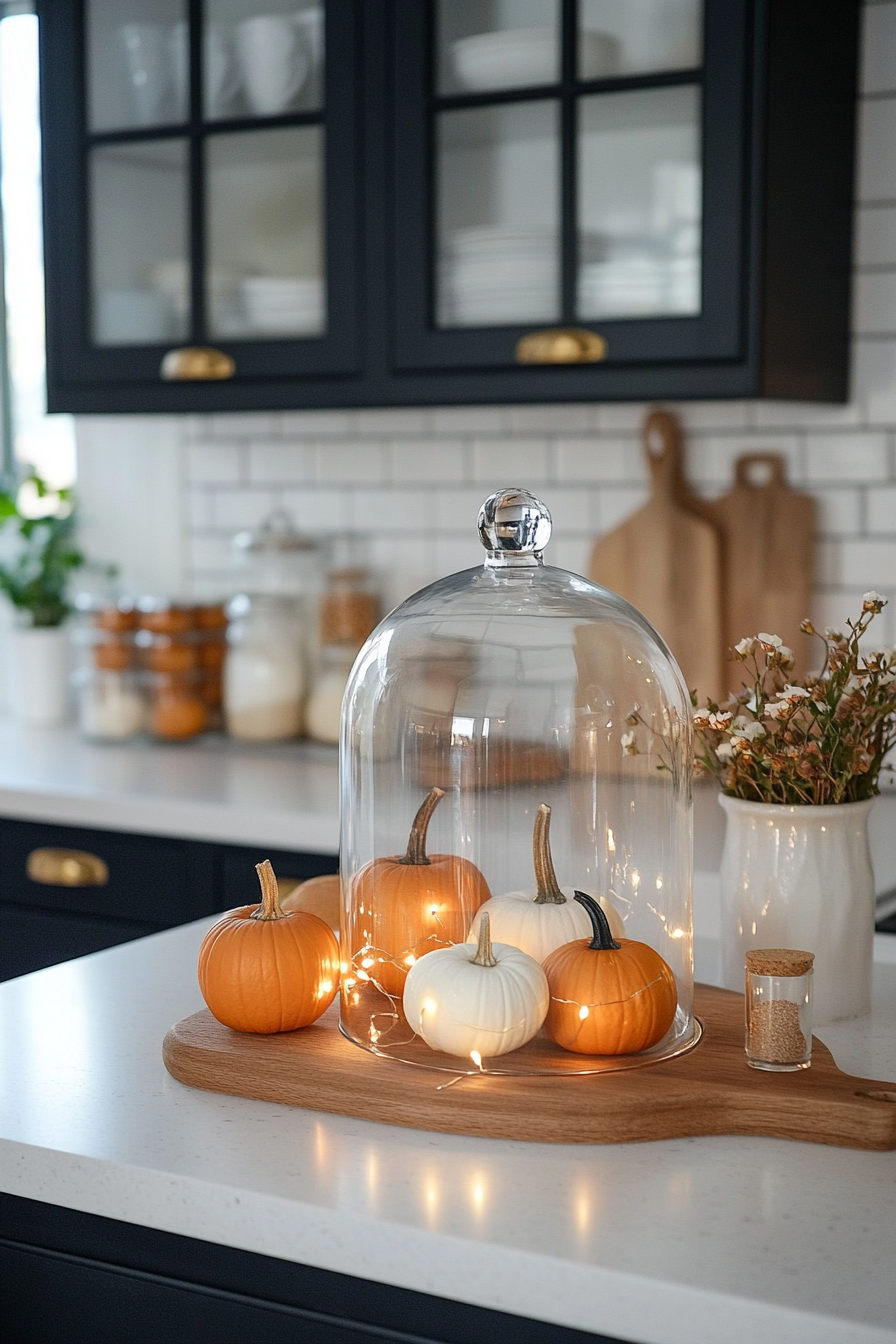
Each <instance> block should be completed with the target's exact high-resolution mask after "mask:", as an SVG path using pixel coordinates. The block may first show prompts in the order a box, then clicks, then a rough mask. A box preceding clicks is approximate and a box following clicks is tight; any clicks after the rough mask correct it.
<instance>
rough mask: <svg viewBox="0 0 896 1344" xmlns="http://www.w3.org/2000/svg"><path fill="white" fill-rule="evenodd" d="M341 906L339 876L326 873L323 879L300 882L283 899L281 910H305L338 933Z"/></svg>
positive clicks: (315, 878)
mask: <svg viewBox="0 0 896 1344" xmlns="http://www.w3.org/2000/svg"><path fill="white" fill-rule="evenodd" d="M341 904H342V894H341V885H340V882H339V874H338V873H325V874H324V875H323V876H321V877H309V879H308V880H307V882H300V883H299V885H298V886H297V887H293V889H292V891H291V892H290V893H289V895H288V896H284V897H282V898H281V901H280V908H281V909H282V910H283V911H287V910H305V911H307V912H308V913H309V914H311V915H317V917H318V919H322V920H323V921H324V923H325V924H329V926H330V928H331V929H332V930H333V932H334V933H336V932H337V930H338V928H339V907H340V905H341ZM337 937H338V933H337Z"/></svg>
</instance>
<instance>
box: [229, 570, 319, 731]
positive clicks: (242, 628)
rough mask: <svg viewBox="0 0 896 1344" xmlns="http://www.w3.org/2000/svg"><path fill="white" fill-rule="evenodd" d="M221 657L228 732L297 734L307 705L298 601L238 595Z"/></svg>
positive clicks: (301, 725) (231, 613) (231, 607)
mask: <svg viewBox="0 0 896 1344" xmlns="http://www.w3.org/2000/svg"><path fill="white" fill-rule="evenodd" d="M230 618H231V620H230V627H229V629H228V632H227V639H228V649H227V656H226V659H225V662H224V723H225V726H226V728H227V731H228V733H229V734H230V736H231V737H236V738H242V739H244V740H246V741H250V742H279V741H283V740H285V739H287V738H291V737H297V736H298V735H299V734H300V733H301V731H302V727H303V720H304V708H305V656H304V649H303V647H302V627H301V623H300V621H299V619H298V614H297V611H296V604H295V602H294V601H293V600H291V599H289V598H285V597H264V596H254V597H251V598H250V597H249V596H248V595H246V594H241V595H240V596H239V597H235V598H234V599H233V601H232V602H231V604H230Z"/></svg>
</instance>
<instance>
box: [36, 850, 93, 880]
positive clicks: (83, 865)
mask: <svg viewBox="0 0 896 1344" xmlns="http://www.w3.org/2000/svg"><path fill="white" fill-rule="evenodd" d="M25 872H26V873H27V875H28V877H30V878H31V881H32V882H41V883H42V884H43V885H44V886H47V887H104V886H106V884H107V882H108V881H109V867H108V864H106V863H105V862H104V860H103V859H101V858H100V857H99V855H97V854H87V853H86V852H85V851H84V850H83V849H32V851H31V853H30V854H29V855H28V858H27V860H26V862H25Z"/></svg>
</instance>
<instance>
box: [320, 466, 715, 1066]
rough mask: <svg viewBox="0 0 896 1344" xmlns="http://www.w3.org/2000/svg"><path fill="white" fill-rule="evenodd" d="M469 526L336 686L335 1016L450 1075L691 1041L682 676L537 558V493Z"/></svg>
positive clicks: (371, 1045) (647, 635)
mask: <svg viewBox="0 0 896 1344" xmlns="http://www.w3.org/2000/svg"><path fill="white" fill-rule="evenodd" d="M479 534H480V537H481V540H482V544H483V546H484V547H485V557H484V562H483V564H482V565H481V566H480V567H478V568H474V569H468V570H464V571H463V572H461V573H458V574H453V575H451V576H450V577H448V578H445V579H441V580H439V582H437V583H434V584H432V585H431V586H430V587H428V588H424V589H422V590H421V591H420V592H419V593H416V594H415V595H414V596H413V597H411V598H409V599H408V600H407V601H406V602H404V603H403V604H402V605H401V606H399V607H397V608H396V609H395V610H394V611H393V612H392V613H391V614H390V615H389V616H387V617H386V619H385V620H383V621H382V622H381V623H380V625H379V626H378V627H377V628H376V630H375V631H374V632H373V634H372V635H371V636H370V638H369V639H368V640H367V642H366V644H365V645H364V647H363V648H362V650H361V652H360V654H359V655H358V658H357V660H356V662H355V666H354V669H353V672H352V675H351V677H350V679H349V682H348V686H347V689H346V695H345V700H344V704H343V714H342V735H341V747H340V750H341V762H340V763H341V791H342V793H341V814H342V836H341V871H342V876H343V881H342V893H343V909H342V957H343V973H342V991H341V1007H340V1026H341V1029H342V1031H343V1033H344V1034H345V1035H346V1036H347V1037H348V1038H349V1039H351V1040H352V1041H354V1042H355V1043H356V1044H358V1045H360V1046H363V1047H365V1048H366V1049H368V1050H371V1051H373V1052H374V1053H376V1054H378V1055H382V1056H388V1057H390V1058H393V1059H399V1060H403V1061H405V1062H407V1063H410V1064H416V1065H418V1066H423V1067H428V1068H433V1069H442V1070H446V1071H449V1072H450V1073H452V1074H454V1075H463V1074H465V1073H478V1072H486V1073H514V1074H516V1073H556V1074H581V1073H595V1072H603V1071H610V1070H616V1069H625V1068H633V1067H637V1066H639V1065H642V1064H646V1063H650V1062H652V1061H656V1060H660V1059H668V1058H670V1057H671V1056H673V1055H677V1054H681V1053H683V1052H684V1051H686V1050H688V1049H689V1048H690V1047H691V1046H692V1045H694V1044H696V1041H697V1040H698V1039H699V1034H700V1027H699V1024H698V1023H697V1021H696V1019H695V1018H694V1014H693V925H692V915H691V887H692V873H693V863H692V840H691V786H690V765H691V711H690V702H689V697H688V693H687V689H686V687H685V684H684V681H683V679H682V676H681V673H680V671H679V669H678V666H677V664H676V663H675V661H674V659H673V657H672V655H671V654H670V652H669V650H668V649H667V647H666V645H665V644H664V643H663V641H662V639H661V638H660V636H659V635H658V634H657V633H656V631H655V630H654V629H653V628H652V627H651V626H650V625H649V624H648V623H647V621H646V620H645V619H644V618H643V617H642V616H641V615H640V613H639V612H638V611H636V610H635V608H634V607H632V606H631V605H630V604H629V603H627V602H625V601H623V599H622V598H620V597H618V596H616V595H615V594H614V593H611V592H609V591H608V590H607V589H605V588H600V587H598V586H597V585H595V584H593V583H590V582H589V581H588V580H587V579H584V578H582V577H581V576H580V575H578V574H571V573H568V572H567V571H566V570H563V569H555V568H553V567H552V566H549V565H547V564H545V563H544V560H543V555H542V552H543V551H544V548H545V546H546V544H547V542H548V540H549V538H550V535H551V517H550V513H549V512H548V509H547V507H546V506H545V505H544V504H543V503H542V502H541V501H540V500H538V499H537V498H536V497H535V496H534V495H531V494H529V493H528V492H526V491H525V490H517V489H508V490H502V491H499V492H498V493H497V494H495V495H492V496H491V497H490V498H489V499H488V500H486V502H485V504H484V505H483V506H482V509H481V511H480V514H479Z"/></svg>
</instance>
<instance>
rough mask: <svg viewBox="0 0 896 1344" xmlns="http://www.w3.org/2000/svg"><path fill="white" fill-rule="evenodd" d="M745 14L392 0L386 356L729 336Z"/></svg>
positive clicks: (653, 346)
mask: <svg viewBox="0 0 896 1344" xmlns="http://www.w3.org/2000/svg"><path fill="white" fill-rule="evenodd" d="M746 27H747V25H746V14H745V6H744V5H743V4H742V3H741V2H740V0H706V2H705V3H704V2H703V0H426V2H425V3H424V0H398V22H397V29H396V31H397V45H398V63H397V66H396V89H397V95H396V96H397V109H396V135H397V149H396V158H395V164H396V190H397V201H396V211H395V215H396V234H397V239H396V251H395V271H396V286H397V297H398V317H397V327H396V358H397V363H398V366H399V367H400V368H405V369H409V370H410V369H421V368H427V367H429V368H438V367H442V368H449V367H468V368H470V367H474V368H475V367H479V368H496V367H501V366H505V367H506V366H509V365H515V364H518V363H531V362H535V363H554V362H561V363H562V362H574V361H577V360H581V361H583V362H591V361H593V362H598V361H606V362H607V363H611V364H616V365H619V364H626V363H631V362H633V361H638V362H641V363H643V362H644V361H651V360H652V361H669V360H674V359H682V358H687V359H695V358H698V359H699V358H701V357H703V358H708V359H719V358H726V357H728V358H731V357H732V356H734V355H736V354H737V352H738V348H739V342H740V333H741V327H742V323H741V316H742V313H741V295H740V289H739V286H740V274H739V265H738V258H739V255H740V252H739V249H740V245H741V244H740V238H741V230H742V228H743V219H742V211H741V191H742V188H743V183H742V180H741V176H740V169H739V164H740V162H741V154H740V141H741V138H742V136H743V135H744V133H745V111H744V97H745V91H746V90H745V78H744V70H745V65H744V50H745V44H746V37H747V32H746ZM399 76H400V77H399Z"/></svg>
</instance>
